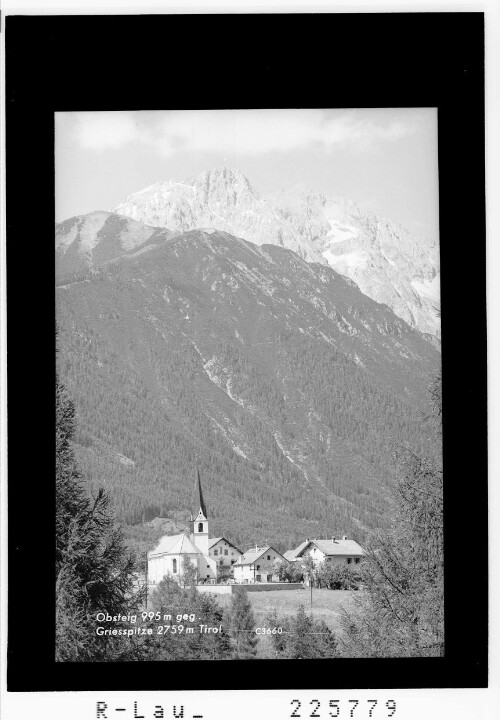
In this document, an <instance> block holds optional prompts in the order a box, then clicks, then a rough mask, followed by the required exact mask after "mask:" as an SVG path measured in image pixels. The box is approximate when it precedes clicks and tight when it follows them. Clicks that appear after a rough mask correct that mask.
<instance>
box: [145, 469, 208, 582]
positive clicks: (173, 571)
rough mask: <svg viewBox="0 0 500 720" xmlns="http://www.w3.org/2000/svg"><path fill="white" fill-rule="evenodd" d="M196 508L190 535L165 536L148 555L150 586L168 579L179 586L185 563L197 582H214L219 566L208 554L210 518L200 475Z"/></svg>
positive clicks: (196, 483)
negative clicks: (192, 569) (192, 571)
mask: <svg viewBox="0 0 500 720" xmlns="http://www.w3.org/2000/svg"><path fill="white" fill-rule="evenodd" d="M195 493H196V496H197V503H196V505H197V507H198V508H199V510H198V513H197V515H196V517H195V518H193V515H191V521H190V532H184V533H181V534H180V535H164V536H163V537H162V538H160V541H159V543H158V545H157V546H156V548H155V549H154V550H152V551H151V552H150V553H148V583H149V584H150V585H156V584H158V583H159V582H161V580H163V578H164V577H165V576H166V575H171V576H172V577H173V578H174V579H175V580H177V582H181V581H182V577H183V570H184V563H190V564H191V566H192V567H193V568H194V569H195V570H196V577H197V582H202V581H203V582H206V581H207V580H212V581H215V579H216V578H217V566H216V562H215V560H214V559H213V557H210V554H209V540H208V517H207V509H206V507H205V503H204V501H203V494H202V491H201V480H200V473H199V471H198V470H197V472H196V479H195Z"/></svg>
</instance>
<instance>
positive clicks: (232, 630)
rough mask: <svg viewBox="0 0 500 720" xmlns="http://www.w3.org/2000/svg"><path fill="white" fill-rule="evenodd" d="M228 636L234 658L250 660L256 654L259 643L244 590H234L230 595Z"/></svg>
mask: <svg viewBox="0 0 500 720" xmlns="http://www.w3.org/2000/svg"><path fill="white" fill-rule="evenodd" d="M228 620H229V623H228V624H229V635H230V637H231V639H232V643H233V650H234V656H235V657H236V658H238V659H239V660H250V659H252V658H254V657H255V656H256V654H257V643H258V641H259V639H258V637H257V635H256V633H255V617H254V614H253V610H252V606H251V604H250V600H249V599H248V595H247V592H246V590H245V589H244V588H242V587H238V588H235V592H234V593H233V594H232V595H231V604H230V606H229V612H228Z"/></svg>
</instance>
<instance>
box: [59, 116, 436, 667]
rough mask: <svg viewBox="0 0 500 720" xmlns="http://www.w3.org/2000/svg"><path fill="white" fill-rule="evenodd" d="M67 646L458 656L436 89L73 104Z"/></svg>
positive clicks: (64, 589) (64, 170)
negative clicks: (262, 100)
mask: <svg viewBox="0 0 500 720" xmlns="http://www.w3.org/2000/svg"><path fill="white" fill-rule="evenodd" d="M55 203H56V226H55V247H56V325H57V355H56V363H57V397H56V455H57V457H56V627H55V631H56V642H55V653H56V657H55V659H56V660H57V661H58V662H64V663H67V662H89V661H90V662H93V661H96V662H102V661H105V662H109V661H111V662H113V661H114V662H116V661H118V662H119V661H127V662H134V661H138V662H142V661H189V660H191V661H192V660H230V659H234V660H239V659H243V660H248V659H255V660H259V659H271V660H273V659H297V660H301V659H311V658H313V659H322V658H402V657H405V658H407V657H410V658H436V657H443V656H444V651H445V637H444V587H443V577H444V558H443V484H442V422H441V354H440V348H441V341H440V338H441V321H440V317H441V316H440V267H439V198H438V151H437V110H436V108H432V107H429V108H421V107H419V108H403V109H401V108H399V109H398V108H382V107H381V108H372V109H360V108H352V109H336V110H333V109H293V110H283V109H281V110H257V109H256V110H190V111H180V110H179V111H173V110H169V111H130V112H128V111H120V112H118V111H112V112H101V111H95V112H58V113H56V114H55Z"/></svg>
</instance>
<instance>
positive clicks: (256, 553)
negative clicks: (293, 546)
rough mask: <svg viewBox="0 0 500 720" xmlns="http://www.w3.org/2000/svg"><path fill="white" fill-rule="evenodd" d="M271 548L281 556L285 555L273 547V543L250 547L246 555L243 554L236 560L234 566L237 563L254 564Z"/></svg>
mask: <svg viewBox="0 0 500 720" xmlns="http://www.w3.org/2000/svg"><path fill="white" fill-rule="evenodd" d="M269 550H272V551H273V552H275V553H276V554H277V555H279V556H280V557H281V558H282V557H283V555H282V554H281V553H279V552H278V551H277V550H275V549H274V548H273V547H271V545H265V546H264V547H257V548H250V550H247V551H246V553H245V554H244V555H242V556H241V557H239V558H238V559H237V560H236V562H235V563H234V566H233V567H235V566H236V565H253V563H254V562H256V560H258V559H259V558H260V557H262V555H264V554H265V553H266V552H268V551H269Z"/></svg>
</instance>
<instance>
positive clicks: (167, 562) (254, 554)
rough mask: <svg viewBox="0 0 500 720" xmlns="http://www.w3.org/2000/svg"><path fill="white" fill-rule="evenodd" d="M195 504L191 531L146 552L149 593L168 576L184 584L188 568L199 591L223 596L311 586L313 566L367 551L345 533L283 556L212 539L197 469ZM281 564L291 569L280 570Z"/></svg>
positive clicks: (351, 559) (347, 561)
mask: <svg viewBox="0 0 500 720" xmlns="http://www.w3.org/2000/svg"><path fill="white" fill-rule="evenodd" d="M195 506H196V508H198V512H197V514H196V516H194V514H193V513H192V514H191V520H190V527H189V531H185V532H183V533H180V534H178V535H164V536H163V537H162V538H160V540H159V542H158V545H157V546H156V548H154V549H153V550H151V551H150V552H149V553H148V562H147V569H148V572H147V586H148V594H149V593H150V592H152V591H154V590H155V588H156V587H157V586H158V584H159V583H160V582H161V581H162V580H163V579H164V578H165V577H167V576H170V577H172V578H173V579H174V580H176V581H177V582H178V583H182V582H183V577H184V573H185V571H186V566H188V567H191V568H193V570H194V573H193V575H194V576H195V577H196V585H197V590H198V591H200V592H212V593H219V594H227V593H231V592H232V588H233V587H235V586H239V585H244V586H246V589H247V590H248V591H250V592H256V591H279V590H292V589H297V590H299V589H303V588H304V587H305V586H308V585H310V584H311V582H312V578H311V576H312V570H313V569H314V568H318V567H319V566H321V565H323V564H331V565H332V566H333V565H334V564H335V565H337V566H339V565H344V566H351V565H352V566H354V565H358V564H359V563H360V562H361V560H362V558H363V556H364V554H365V552H364V550H363V548H362V547H361V546H360V545H359V544H358V543H357V542H356V541H355V540H352V539H348V538H347V537H346V536H345V535H343V536H342V537H335V536H332V537H330V538H320V539H318V538H313V539H310V538H306V539H305V540H304V541H303V542H302V543H300V545H299V546H298V547H296V548H294V549H291V550H287V551H286V552H285V553H284V554H281V553H280V552H278V551H277V550H276V549H275V548H273V547H272V546H270V545H255V546H254V547H251V548H249V549H247V550H246V551H244V552H243V551H242V550H241V549H240V548H239V547H237V546H236V545H235V544H234V543H233V542H231V540H230V539H229V538H227V537H224V536H221V537H214V538H210V536H209V520H208V512H207V508H206V505H205V502H204V500H203V493H202V488H201V479H200V474H199V471H197V473H196V480H195ZM284 566H287V567H288V568H290V569H291V571H290V572H288V573H283V567H284ZM323 566H324V565H323ZM280 570H281V572H280ZM284 576H286V577H284Z"/></svg>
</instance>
